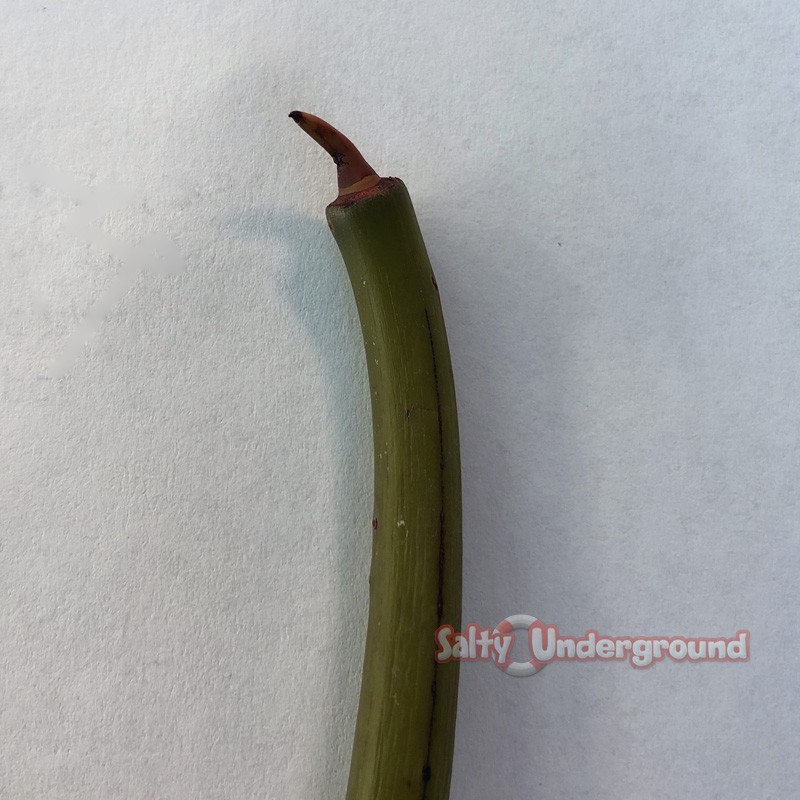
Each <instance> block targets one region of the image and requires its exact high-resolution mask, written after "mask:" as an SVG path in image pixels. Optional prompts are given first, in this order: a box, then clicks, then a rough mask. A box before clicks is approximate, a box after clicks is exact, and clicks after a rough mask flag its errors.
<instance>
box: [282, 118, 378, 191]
mask: <svg viewBox="0 0 800 800" xmlns="http://www.w3.org/2000/svg"><path fill="white" fill-rule="evenodd" d="M289 116H290V117H291V118H292V119H293V120H294V121H295V122H296V123H297V124H298V125H299V126H300V127H301V128H302V129H303V130H304V131H305V132H306V133H307V134H308V135H309V136H310V137H311V138H312V139H313V140H314V141H315V142H316V143H317V144H318V145H320V146H321V147H322V148H323V149H324V150H325V151H326V152H327V153H328V154H329V155H330V157H331V158H332V159H333V162H334V163H335V164H336V171H337V176H338V179H339V197H341V196H342V195H346V194H351V193H353V192H359V191H362V190H364V189H369V188H370V187H371V186H374V185H375V184H376V183H378V181H379V180H380V178H379V177H378V174H377V173H376V172H375V170H374V169H372V167H371V166H370V165H369V164H367V162H366V161H365V160H364V156H362V155H361V153H359V152H358V149H357V148H356V146H355V145H354V144H353V143H352V142H351V141H350V140H349V139H348V138H347V137H346V136H345V135H344V134H342V133H340V132H339V131H337V130H336V128H334V127H333V125H329V124H328V123H327V122H325V120H323V119H320V118H319V117H315V116H314V115H313V114H306V113H305V112H303V111H292V112H291V113H290V114H289Z"/></svg>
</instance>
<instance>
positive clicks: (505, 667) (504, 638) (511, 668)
mask: <svg viewBox="0 0 800 800" xmlns="http://www.w3.org/2000/svg"><path fill="white" fill-rule="evenodd" d="M521 631H525V632H526V634H525V636H526V639H527V644H528V655H529V656H530V658H529V659H528V660H527V661H516V660H514V659H513V658H512V657H511V653H512V650H513V647H514V643H515V641H516V638H517V636H518V635H519V633H520V632H521ZM435 639H436V662H437V663H439V664H444V663H447V662H448V661H491V662H492V663H493V664H494V665H495V666H496V667H497V668H498V669H501V670H502V671H503V672H505V674H506V675H510V676H511V677H513V678H526V677H528V676H530V675H535V674H536V673H537V672H540V671H541V670H542V669H543V668H544V667H545V666H547V664H549V663H550V662H551V661H581V662H582V661H627V662H628V663H629V664H630V665H631V666H632V667H635V668H636V669H645V668H647V667H651V666H652V665H653V664H655V663H656V662H657V661H661V660H663V659H665V658H668V659H669V660H671V661H675V662H684V661H688V662H690V663H697V662H699V661H749V660H750V632H749V631H747V630H739V631H737V632H736V634H735V635H734V636H732V637H731V638H724V637H719V636H717V637H705V636H702V637H686V636H609V635H601V634H599V633H598V632H597V631H596V630H587V631H586V633H585V634H584V635H583V636H563V635H561V634H560V633H559V630H558V627H557V626H556V625H548V624H545V623H544V622H542V621H541V620H539V619H537V618H536V617H532V616H529V615H528V614H514V615H512V616H510V617H506V618H505V619H504V620H502V622H499V623H498V624H497V625H496V626H495V627H494V628H482V627H481V626H480V625H476V624H475V623H470V624H469V625H467V626H466V628H465V630H464V632H463V633H458V632H456V631H455V629H454V628H453V627H452V626H451V625H442V626H441V627H440V628H438V629H437V630H436V635H435Z"/></svg>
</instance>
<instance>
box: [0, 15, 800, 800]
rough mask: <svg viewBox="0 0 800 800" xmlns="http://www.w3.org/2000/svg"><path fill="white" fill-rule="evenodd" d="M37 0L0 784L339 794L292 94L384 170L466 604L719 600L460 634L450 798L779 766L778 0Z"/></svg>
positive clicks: (336, 480) (357, 582) (9, 279)
mask: <svg viewBox="0 0 800 800" xmlns="http://www.w3.org/2000/svg"><path fill="white" fill-rule="evenodd" d="M40 1H41V4H40V3H25V4H22V3H12V2H4V3H2V4H0V9H1V10H0V86H1V87H2V103H1V104H0V135H1V136H2V138H1V139H0V141H2V143H3V146H2V148H1V149H0V219H1V220H2V225H0V255H1V256H2V270H0V303H1V304H2V305H0V322H1V324H2V334H1V338H0V368H1V369H2V374H1V375H0V378H1V379H2V382H0V396H1V397H2V405H0V448H1V450H0V454H1V456H2V458H1V459H0V470H2V472H0V514H1V516H0V532H1V534H2V536H1V537H0V589H1V590H2V613H0V741H2V743H3V744H2V751H1V752H0V797H3V798H9V799H11V798H13V799H14V800H27V799H28V798H30V799H31V800H34V799H35V800H39V798H48V800H49V799H51V798H52V799H56V798H58V799H59V800H61V799H62V798H63V799H64V800H67V798H69V799H70V800H72V798H75V799H76V800H77V798H81V800H84V798H93V797H97V798H101V797H102V798H126V799H127V798H132V799H133V798H135V799H137V800H138V799H139V798H141V799H142V800H145V798H147V799H148V800H149V799H150V798H159V799H160V800H162V799H163V800H167V799H171V798H187V800H188V799H192V800H193V799H194V798H225V799H227V798H230V799H231V800H240V799H244V798H303V799H304V800H305V798H331V800H333V799H334V798H341V797H343V795H344V787H345V784H346V779H347V767H348V760H349V748H350V739H351V736H352V729H353V722H354V714H355V708H356V703H357V693H358V686H359V678H360V674H359V671H360V664H361V651H362V647H363V636H364V629H365V608H366V577H367V571H368V556H369V551H368V547H369V537H370V531H369V519H370V515H371V514H370V506H371V490H372V486H371V475H372V473H371V470H372V464H371V458H372V456H371V442H370V418H369V407H368V392H367V387H366V370H365V367H364V363H363V353H362V349H361V341H360V332H359V329H358V324H357V319H356V312H355V306H354V303H353V301H352V298H351V295H350V290H349V286H348V284H347V278H346V274H345V272H344V269H343V267H342V265H341V262H340V259H339V256H338V252H337V251H336V249H335V246H334V244H333V243H332V241H331V239H330V236H329V233H328V230H327V228H326V225H325V223H324V218H323V209H324V205H325V204H326V203H327V202H328V201H329V200H330V199H331V198H332V197H333V194H334V189H333V186H334V175H333V169H332V166H331V164H330V162H329V161H328V160H327V158H326V157H325V156H324V154H323V153H322V152H321V151H319V150H318V148H316V147H315V146H314V145H313V143H312V142H311V141H310V140H308V139H307V138H306V137H305V136H303V134H302V133H301V132H299V131H298V130H297V129H296V128H295V126H294V125H293V124H292V123H291V121H290V120H288V119H287V117H286V115H287V113H288V112H289V111H290V110H291V109H293V108H300V109H303V110H307V111H311V112H313V113H317V114H320V115H322V116H325V117H327V118H328V119H329V120H330V121H331V122H332V123H334V124H335V125H338V126H340V127H341V128H342V129H343V130H344V131H345V132H346V133H347V134H348V135H349V136H350V137H351V138H352V139H353V140H354V141H356V142H357V143H358V144H359V146H360V147H361V148H362V150H363V152H364V154H365V155H366V156H367V158H368V159H369V160H370V161H371V162H372V163H373V164H374V165H375V166H376V167H377V168H378V169H379V170H380V171H382V172H384V173H386V174H390V175H398V176H400V177H402V178H403V179H404V180H405V182H406V184H407V185H408V187H409V190H410V192H411V194H412V197H413V198H414V202H415V205H416V208H417V213H418V216H419V219H420V224H421V227H422V229H423V232H424V234H425V236H426V241H427V244H428V248H429V251H430V255H431V259H432V261H433V263H434V267H435V269H436V273H437V278H438V283H439V287H440V291H441V296H442V301H443V306H444V311H445V317H446V320H447V324H448V333H449V337H450V344H451V350H452V357H453V368H454V372H455V377H456V383H457V392H458V398H459V408H460V427H461V432H462V457H463V475H464V552H465V560H464V622H465V623H466V622H477V623H479V624H481V625H487V626H488V625H494V624H496V623H497V622H499V621H500V620H501V619H503V618H504V617H506V616H508V615H510V614H516V613H527V614H532V615H534V616H537V617H539V618H541V619H543V620H545V621H547V622H552V623H555V624H558V625H559V626H560V628H561V630H562V632H564V633H568V634H574V635H578V634H582V633H583V632H584V631H585V630H586V629H588V628H597V629H599V630H600V631H602V632H607V633H610V634H617V635H624V634H650V635H683V636H698V635H708V636H715V635H720V636H732V635H733V634H734V633H735V632H736V631H737V630H739V629H742V628H746V629H748V630H750V631H751V637H752V639H751V644H752V655H751V660H750V662H749V663H746V664H722V665H720V664H698V665H690V664H675V663H660V664H656V665H655V666H653V667H652V668H650V669H648V670H644V671H637V670H634V669H632V668H631V667H630V666H628V665H625V664H619V663H610V664H602V665H601V664H588V665H587V664H584V665H576V664H572V665H569V664H554V665H551V666H550V667H548V668H547V669H546V670H544V672H543V673H542V674H540V675H537V676H534V677H531V678H526V679H517V680H515V679H512V678H509V677H507V676H505V675H503V674H501V673H500V672H499V671H498V670H496V669H495V668H493V667H491V666H488V665H481V664H468V665H464V667H463V668H462V684H461V694H460V702H459V723H458V733H457V742H456V756H455V765H454V778H453V792H452V797H453V798H459V799H461V798H463V799H464V800H478V799H479V798H487V797H501V796H502V797H508V796H513V797H526V798H527V797H543V798H544V797H547V798H551V799H559V800H560V799H561V798H563V799H564V800H568V799H569V800H572V799H573V798H582V797H592V798H596V799H597V800H604V799H606V798H608V799H610V798H621V797H649V798H676V797H680V798H683V800H689V799H690V798H697V799H698V800H699V799H700V798H711V797H719V798H729V797H742V798H744V797H751V798H760V799H762V800H767V799H768V798H792V797H795V796H796V791H797V786H798V782H799V781H800V762H798V757H797V745H798V733H799V730H798V729H799V728H800V723H799V722H798V720H799V719H800V717H798V714H797V708H796V707H797V703H798V688H797V687H798V681H797V674H796V671H797V663H798V655H800V653H799V652H798V644H797V631H798V611H797V608H798V600H800V597H798V595H799V594H800V591H799V587H798V577H797V576H798V557H799V556H800V538H799V537H798V490H797V485H798V479H799V478H800V448H799V447H798V443H799V442H798V439H799V436H800V427H799V426H798V422H799V420H798V396H799V395H800V369H799V368H798V365H799V364H800V359H798V356H799V355H800V326H799V323H800V273H799V272H798V256H800V239H799V238H798V218H799V217H800V191H799V190H798V186H799V184H798V177H800V158H799V156H800V145H799V144H798V132H799V131H800V114H799V112H798V107H799V106H798V102H799V101H800V79H799V78H798V63H799V62H798V55H799V54H800V31H799V30H798V28H799V27H800V24H799V23H798V16H797V12H796V9H795V8H794V7H793V5H792V4H791V3H789V4H787V3H778V2H770V1H769V0H766V1H765V2H760V3H757V4H756V3H751V2H717V3H697V2H688V1H687V0H677V1H675V0H673V1H672V2H662V1H661V0H659V1H658V2H654V3H633V2H614V1H613V0H612V1H611V2H608V1H607V0H606V1H604V2H598V1H597V0H584V2H581V3H577V4H576V3H563V2H562V3H556V4H552V3H551V4H542V3H535V4H530V3H521V2H516V3H515V2H502V1H501V2H497V3H491V4H485V3H481V4H478V3H463V4H450V3H448V4H442V3H429V2H416V1H415V2H405V3H398V2H388V0H377V1H376V0H370V2H353V3H347V4H341V3H332V2H322V0H311V1H310V2H302V3H301V2H297V1H296V0H293V1H292V2H284V3H278V2H276V1H275V0H272V1H268V2H264V0H246V1H245V2H241V3H234V2H222V1H221V0H200V1H198V0H191V2H190V1H189V0H175V2H170V3H168V4H164V3H161V2H151V0H136V1H135V2H132V1H131V2H126V3H122V2H99V0H83V2H72V3H69V4H67V3H58V2H48V0H40ZM109 187H116V188H113V189H110V188H109ZM98 198H99V199H98ZM112 201H114V202H116V203H117V205H118V206H120V207H119V208H118V209H117V210H116V211H103V210H102V209H103V208H104V207H110V205H111V203H112ZM93 202H94V203H95V206H94V207H93V206H92V205H91V204H92V203H93ZM98 203H99V205H98ZM104 204H107V205H106V206H104ZM76 212H77V215H76ZM92 214H95V217H94V218H93V220H90V217H91V215H92ZM151 234H157V235H158V236H160V237H161V238H160V240H159V241H161V242H162V247H161V249H160V250H159V252H161V253H162V255H163V253H164V249H163V248H164V247H168V246H169V242H170V241H171V242H172V243H173V245H174V247H175V248H176V253H172V254H171V255H170V256H169V257H165V258H163V259H162V260H161V261H159V260H158V259H155V260H154V257H153V258H151V257H147V256H146V254H145V255H142V254H141V253H140V254H139V256H137V258H139V260H138V261H137V260H136V258H133V256H132V255H131V253H130V248H131V247H134V246H135V245H137V244H138V243H140V242H141V241H142V240H143V239H145V237H148V236H150V235H151ZM148 241H149V242H150V244H151V245H152V240H146V239H145V244H147V242H148ZM165 242H166V244H165ZM125 247H127V248H129V249H128V250H127V251H126V250H124V248H125ZM120 248H123V249H120ZM151 249H152V248H151ZM120 253H122V254H123V255H122V257H121V256H120ZM126 253H127V255H125V254H126ZM121 258H127V261H126V262H124V263H123V260H121ZM143 265H145V267H146V268H145V269H144V271H140V267H142V266H143ZM147 265H149V267H147ZM120 275H121V276H122V277H121V278H119V280H120V281H122V284H124V283H125V281H126V280H127V281H128V283H129V284H130V285H129V286H128V287H127V290H125V286H124V285H122V284H120V285H121V286H122V288H121V289H120V290H119V291H118V292H117V294H116V295H115V294H114V291H115V290H114V289H113V286H114V285H115V284H114V281H115V276H120ZM109 287H112V288H111V289H109ZM109 291H110V292H111V294H110V295H109V294H106V295H104V292H105V293H108V292H109ZM103 298H105V299H103ZM98 303H99V304H100V305H96V304H98ZM103 303H105V306H104V305H103ZM92 308H94V309H95V310H94V311H93V312H91V311H90V309H92ZM87 314H88V315H89V316H88V321H86V322H82V320H83V319H84V318H85V317H86V315H87ZM76 337H77V338H76ZM70 342H72V345H73V346H74V347H73V350H74V352H72V351H70V350H69V349H68V345H69V343H70ZM76 342H77V345H75V343H76ZM71 352H72V355H70V353H71ZM54 375H55V377H54Z"/></svg>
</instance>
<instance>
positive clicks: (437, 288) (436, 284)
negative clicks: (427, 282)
mask: <svg viewBox="0 0 800 800" xmlns="http://www.w3.org/2000/svg"><path fill="white" fill-rule="evenodd" d="M431 283H432V284H433V288H434V289H436V291H437V292H438V291H439V284H438V283H436V276H435V275H434V274H433V273H432V272H431Z"/></svg>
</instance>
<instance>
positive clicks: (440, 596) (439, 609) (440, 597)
mask: <svg viewBox="0 0 800 800" xmlns="http://www.w3.org/2000/svg"><path fill="white" fill-rule="evenodd" d="M431 278H432V279H433V273H431ZM433 280H434V286H435V285H436V281H435V279H433ZM425 325H426V326H427V328H428V343H429V345H430V348H431V364H432V366H433V386H434V390H435V392H436V415H437V418H438V424H439V564H438V568H439V581H438V591H437V595H436V628H437V629H438V628H440V627H441V625H442V613H443V611H444V565H445V555H446V553H445V545H444V532H445V522H446V520H445V515H444V438H443V429H444V426H443V424H442V395H441V390H440V389H439V370H438V367H437V364H436V348H435V346H434V343H433V331H432V330H431V318H430V316H429V315H428V310H427V309H425ZM438 678H439V668H438V665H436V664H435V662H434V668H433V680H432V681H431V709H432V710H431V719H430V725H429V727H428V749H427V752H426V754H425V767H424V768H423V770H422V779H423V785H422V796H421V798H420V800H425V798H426V797H427V796H428V781H429V780H430V774H431V773H430V761H431V742H432V741H433V719H434V717H435V716H436V715H435V713H434V710H435V709H436V681H437V680H438ZM426 769H427V773H426ZM426 776H427V777H426Z"/></svg>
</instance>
